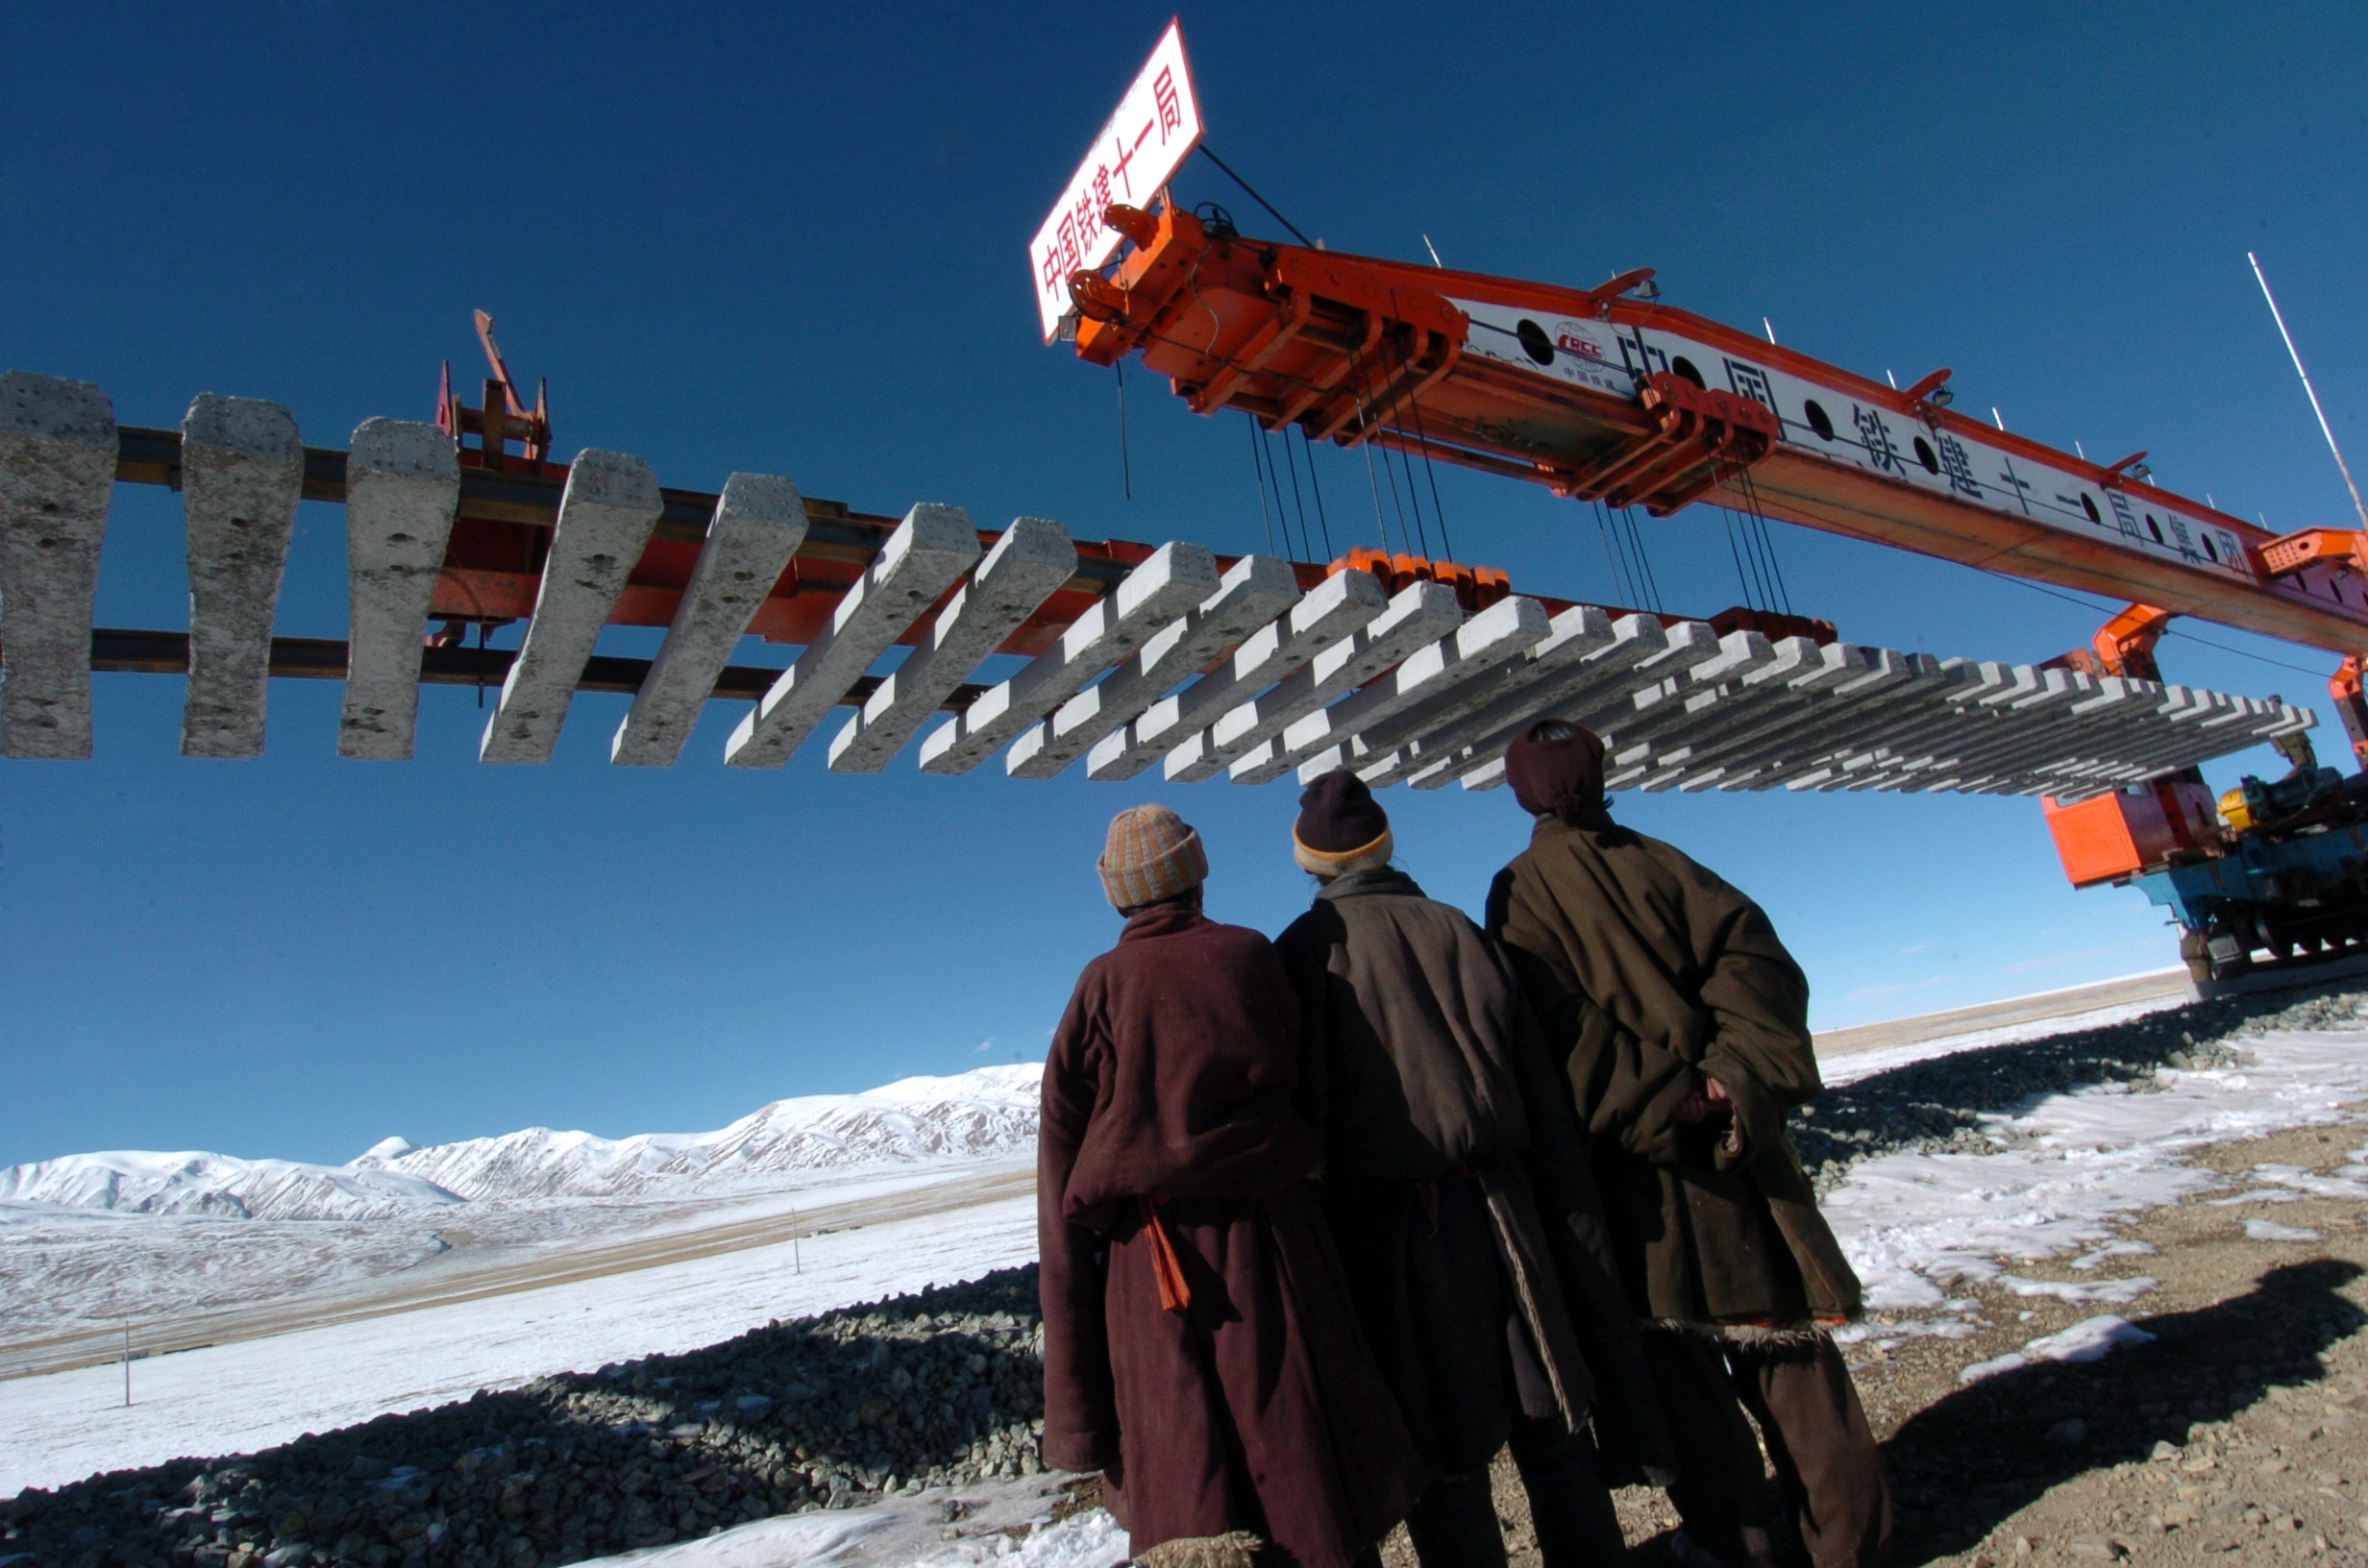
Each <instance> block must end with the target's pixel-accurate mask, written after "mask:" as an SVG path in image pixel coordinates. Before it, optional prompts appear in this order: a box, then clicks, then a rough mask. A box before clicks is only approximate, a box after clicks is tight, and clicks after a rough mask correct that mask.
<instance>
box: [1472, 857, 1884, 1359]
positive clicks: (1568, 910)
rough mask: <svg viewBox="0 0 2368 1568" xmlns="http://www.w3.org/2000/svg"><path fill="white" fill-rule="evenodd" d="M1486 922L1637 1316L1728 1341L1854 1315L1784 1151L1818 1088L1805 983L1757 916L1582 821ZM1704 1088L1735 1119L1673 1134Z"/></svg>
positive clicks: (1825, 1232) (1687, 872)
mask: <svg viewBox="0 0 2368 1568" xmlns="http://www.w3.org/2000/svg"><path fill="white" fill-rule="evenodd" d="M1488 914H1489V929H1490V931H1491V932H1492V934H1493V935H1495V936H1497V937H1498V938H1499V939H1500V940H1501V941H1503V942H1504V943H1506V945H1507V946H1508V947H1509V948H1511V949H1512V950H1513V953H1514V955H1515V960H1516V964H1517V968H1519V970H1520V973H1521V976H1522V980H1523V983H1524V985H1525V986H1526V987H1527V990H1528V992H1529V996H1530V999H1531V1001H1532V1004H1533V1005H1534V1006H1535V1007H1536V1008H1537V1010H1538V1014H1539V1017H1540V1020H1541V1022H1542V1024H1543V1025H1544V1027H1545V1031H1546V1036H1547V1039H1548V1040H1549V1041H1551V1042H1552V1043H1553V1045H1554V1046H1555V1047H1556V1048H1557V1049H1558V1050H1560V1051H1563V1052H1566V1053H1567V1061H1568V1072H1569V1079H1570V1085H1571V1090H1572V1091H1573V1094H1574V1096H1575V1100H1576V1103H1577V1106H1578V1109H1579V1112H1580V1115H1582V1116H1583V1117H1584V1118H1585V1119H1586V1122H1587V1125H1588V1127H1589V1129H1590V1130H1591V1132H1592V1133H1593V1134H1594V1137H1595V1174H1596V1179H1597V1181H1598V1182H1599V1183H1600V1184H1601V1186H1602V1188H1603V1193H1604V1198H1605V1200H1606V1202H1607V1204H1608V1205H1609V1207H1610V1210H1611V1215H1612V1225H1613V1232H1614V1236H1615V1238H1616V1241H1617V1243H1618V1245H1619V1249H1620V1253H1621V1261H1622V1263H1623V1266H1624V1270H1625V1272H1626V1274H1627V1278H1628V1286H1629V1290H1630V1294H1631V1300H1632V1301H1633V1303H1634V1305H1635V1307H1636V1310H1637V1311H1639V1312H1640V1314H1643V1315H1646V1316H1648V1317H1651V1318H1654V1319H1658V1320H1661V1321H1665V1322H1685V1323H1690V1324H1697V1325H1729V1326H1735V1325H1754V1324H1780V1325H1791V1324H1799V1323H1802V1322H1804V1321H1806V1320H1808V1319H1811V1318H1837V1317H1845V1316H1852V1315H1855V1314H1856V1313H1857V1311H1858V1310H1859V1305H1860V1299H1859V1282H1858V1278H1857V1276H1856V1275H1855V1274H1853V1273H1852V1272H1851V1269H1850V1265H1849V1263H1848V1262H1846V1261H1845V1260H1844V1259H1843V1257H1842V1254H1841V1248H1840V1246H1839V1245H1838V1243H1837V1242H1836V1241H1835V1239H1834V1234H1833V1232H1832V1231H1830V1230H1829V1229H1827V1227H1826V1224H1825V1220H1824V1218H1823V1216H1821V1215H1820V1214H1819V1213H1817V1205H1816V1199H1815V1196H1814V1194H1813V1192H1812V1190H1811V1188H1810V1185H1809V1180H1808V1178H1807V1177H1806V1176H1805V1175H1804V1174H1803V1173H1802V1171H1801V1165H1800V1161H1799V1158H1798V1157H1797V1156H1796V1155H1795V1154H1794V1153H1793V1151H1792V1144H1791V1140H1790V1139H1788V1138H1787V1137H1786V1136H1785V1115H1786V1113H1787V1112H1788V1111H1789V1110H1790V1109H1791V1108H1792V1107H1794V1106H1799V1105H1806V1104H1808V1103H1809V1102H1810V1101H1811V1100H1813V1099H1814V1098H1815V1097H1816V1095H1817V1092H1818V1090H1819V1089H1820V1087H1821V1086H1820V1084H1819V1082H1818V1077H1817V1062H1816V1057H1815V1055H1814V1054H1813V1051H1812V1049H1811V1045H1810V1036H1809V1024H1808V1013H1809V982H1808V980H1807V978H1806V977H1804V976H1803V975H1802V973H1801V969H1800V966H1798V965H1797V964H1795V963H1793V961H1792V958H1791V956H1790V955H1789V954H1788V953H1787V952H1786V951H1785V948H1784V944H1783V943H1780V942H1778V941H1777V940H1776V932H1775V928H1774V927H1773V926H1771V925H1770V924H1769V923H1768V919H1767V917H1766V916H1765V915H1764V914H1763V913H1761V910H1760V908H1759V906H1758V905H1757V904H1754V903H1753V902H1752V901H1751V900H1750V899H1748V898H1746V897H1744V896H1743V895H1742V894H1740V893H1738V892H1737V891H1736V890H1735V889H1733V888H1731V887H1729V886H1728V885H1727V884H1726V883H1724V882H1722V881H1720V880H1719V879H1718V878H1717V877H1716V876H1714V875H1713V874H1711V872H1709V871H1708V870H1704V869H1703V868H1702V867H1700V866H1697V865H1696V864H1694V862H1692V861H1691V860H1690V859H1688V858H1687V857H1686V856H1685V855H1683V854H1681V853H1680V852H1679V851H1677V850H1676V849H1673V848H1671V847H1670V846H1669V845H1665V844H1661V843H1658V842H1657V841H1655V840H1652V839H1648V838H1645V837H1644V836H1642V835H1641V834H1638V833H1632V832H1630V831H1628V830H1627V829H1625V828H1623V827H1620V826H1618V825H1617V824H1616V823H1614V822H1613V821H1612V819H1611V818H1610V817H1609V816H1608V815H1605V814H1603V813H1601V812H1596V813H1592V814H1591V815H1589V816H1587V817H1586V818H1585V819H1584V820H1583V821H1582V823H1581V824H1580V825H1575V826H1574V825H1571V824H1570V823H1567V822H1565V821H1558V820H1556V819H1553V818H1542V819H1540V820H1539V822H1538V826H1537V829H1536V831H1535V833H1534V834H1533V835H1532V836H1531V839H1530V846H1529V849H1528V850H1527V851H1526V852H1525V853H1523V854H1522V855H1521V856H1519V857H1518V858H1517V859H1516V860H1515V861H1514V862H1513V864H1512V865H1510V866H1508V867H1507V868H1505V870H1503V871H1501V872H1500V873H1498V875H1497V878H1496V882H1495V885H1494V887H1492V889H1491V890H1490V894H1489V911H1488ZM1705 1077H1710V1078H1715V1079H1717V1080H1718V1082H1719V1083H1720V1084H1721V1085H1723V1086H1724V1087H1725V1088H1726V1090H1727V1091H1728V1093H1729V1095H1730V1097H1731V1099H1732V1101H1733V1114H1732V1115H1731V1116H1727V1117H1722V1118H1716V1119H1713V1120H1708V1121H1702V1122H1698V1123H1691V1124H1689V1123H1686V1122H1683V1121H1680V1120H1679V1119H1678V1117H1677V1115H1676V1113H1677V1111H1678V1108H1679V1106H1680V1105H1681V1103H1682V1102H1684V1101H1685V1099H1686V1098H1687V1096H1688V1095H1690V1094H1691V1093H1693V1092H1694V1091H1696V1090H1699V1089H1701V1087H1702V1081H1703V1079H1704V1078H1705Z"/></svg>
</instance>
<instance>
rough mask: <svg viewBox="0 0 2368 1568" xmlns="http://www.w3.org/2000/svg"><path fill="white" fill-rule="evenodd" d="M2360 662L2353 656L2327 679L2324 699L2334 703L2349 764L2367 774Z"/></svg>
mask: <svg viewBox="0 0 2368 1568" xmlns="http://www.w3.org/2000/svg"><path fill="white" fill-rule="evenodd" d="M2361 675H2362V670H2361V658H2360V655H2359V654H2357V653H2355V654H2353V655H2351V656H2350V657H2349V658H2347V659H2345V660H2344V661H2343V663H2342V664H2340V665H2338V666H2337V667H2336V669H2335V673H2334V674H2331V675H2330V676H2328V677H2327V695H2328V696H2329V697H2331V698H2333V699H2334V703H2335V714H2336V716H2337V717H2338V718H2340V719H2341V720H2342V721H2343V733H2344V735H2345V736H2346V737H2347V738H2348V739H2349V740H2350V741H2351V743H2352V760H2353V761H2354V762H2355V763H2356V764H2357V765H2358V767H2359V769H2360V771H2361V772H2368V697H2363V696H2362V695H2361V691H2360V684H2361Z"/></svg>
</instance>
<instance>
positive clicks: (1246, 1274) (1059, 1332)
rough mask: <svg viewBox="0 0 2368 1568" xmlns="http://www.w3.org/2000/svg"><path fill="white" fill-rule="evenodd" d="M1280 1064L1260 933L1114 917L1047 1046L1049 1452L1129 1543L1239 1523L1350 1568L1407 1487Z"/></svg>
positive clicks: (1279, 979)
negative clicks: (1157, 1270) (1175, 1301)
mask: <svg viewBox="0 0 2368 1568" xmlns="http://www.w3.org/2000/svg"><path fill="white" fill-rule="evenodd" d="M1298 1059H1299V1040H1298V1003H1297V1000H1296V998H1295V996H1294V994H1293V992H1292V989H1291V983H1290V981H1289V979H1288V978H1286V977H1285V975H1284V973H1283V969H1282V966H1281V964H1280V962H1279V961H1277V959H1276V958H1275V956H1274V950H1273V948H1272V947H1270V945H1269V944H1268V943H1267V940H1266V938H1264V937H1262V936H1260V935H1259V934H1258V933H1257V932H1255V931H1249V930H1245V929H1243V928H1242V927H1240V926H1231V925H1220V924H1218V923H1216V922H1215V921H1213V920H1210V919H1206V918H1204V917H1202V916H1201V915H1200V914H1198V913H1197V912H1196V911H1193V910H1189V909H1185V908H1182V907H1180V906H1176V905H1166V906H1162V907H1160V908H1157V909H1153V910H1150V911H1147V912H1146V913H1145V914H1142V915H1138V916H1136V917H1135V918H1134V919H1131V920H1128V921H1127V922H1126V929H1125V930H1124V931H1123V932H1122V933H1121V935H1120V937H1119V944H1118V945H1117V946H1116V947H1114V948H1112V949H1111V950H1110V951H1109V952H1107V953H1104V954H1103V955H1102V956H1101V957H1099V958H1098V959H1096V960H1094V962H1093V963H1091V964H1089V965H1087V966H1086V969H1085V973H1084V974H1083V975H1081V976H1079V978H1078V980H1077V989H1076V992H1075V994H1073V996H1072V997H1071V998H1070V1002H1069V1011H1068V1012H1067V1013H1066V1014H1065V1015H1063V1017H1062V1019H1061V1026H1060V1029H1059V1031H1058V1032H1057V1033H1056V1034H1055V1035H1054V1037H1053V1041H1052V1051H1051V1055H1050V1057H1049V1059H1048V1061H1047V1062H1046V1064H1045V1080H1044V1122H1043V1132H1042V1136H1041V1139H1040V1142H1039V1146H1038V1156H1037V1189H1036V1191H1037V1200H1036V1201H1037V1235H1038V1241H1039V1245H1040V1246H1041V1248H1042V1258H1043V1268H1042V1273H1041V1278H1040V1282H1039V1283H1040V1289H1041V1291H1042V1296H1043V1303H1044V1321H1045V1431H1044V1455H1045V1460H1046V1462H1047V1463H1048V1464H1050V1465H1052V1466H1054V1467H1055V1468H1058V1469H1063V1470H1100V1471H1102V1472H1103V1473H1104V1478H1103V1479H1104V1484H1103V1495H1104V1497H1105V1498H1106V1499H1107V1500H1108V1502H1109V1503H1110V1506H1111V1511H1112V1512H1113V1513H1115V1514H1117V1515H1118V1517H1119V1518H1120V1519H1121V1521H1122V1522H1123V1523H1124V1524H1125V1525H1126V1527H1127V1530H1128V1532H1129V1535H1130V1537H1131V1543H1130V1544H1131V1548H1132V1550H1133V1551H1134V1552H1136V1553H1141V1552H1144V1551H1147V1550H1148V1549H1149V1548H1151V1547H1152V1546H1155V1545H1157V1544H1158V1543H1160V1542H1161V1541H1165V1540H1172V1539H1175V1538H1178V1537H1181V1536H1196V1535H1217V1534H1222V1533H1223V1532H1225V1531H1229V1530H1249V1531H1257V1532H1259V1533H1260V1534H1263V1535H1265V1536H1266V1537H1267V1538H1268V1539H1270V1540H1271V1541H1273V1542H1274V1543H1275V1544H1276V1545H1277V1546H1279V1547H1281V1548H1282V1549H1284V1551H1285V1552H1287V1553H1288V1554H1289V1555H1290V1556H1291V1558H1292V1559H1293V1560H1294V1561H1295V1563H1297V1564H1298V1565H1299V1568H1348V1564H1349V1563H1350V1562H1351V1561H1352V1560H1353V1559H1354V1558H1355V1557H1356V1556H1357V1555H1358V1554H1359V1553H1360V1552H1362V1551H1363V1550H1364V1549H1365V1548H1366V1547H1367V1546H1369V1545H1370V1544H1372V1543H1373V1542H1374V1541H1377V1540H1379V1539H1380V1538H1381V1536H1382V1535H1383V1533H1385V1532H1386V1531H1388V1530H1389V1528H1390V1526H1391V1525H1392V1524H1394V1523H1395V1522H1396V1521H1397V1520H1398V1519H1399V1518H1401V1517H1403V1516H1404V1514H1405V1512H1406V1510H1407V1508H1408V1507H1410V1506H1411V1505H1412V1504H1413V1502H1414V1499H1415V1497H1416V1496H1417V1494H1418V1493H1419V1491H1420V1490H1421V1487H1422V1484H1423V1482H1424V1480H1425V1477H1424V1474H1423V1471H1422V1467H1421V1463H1420V1461H1419V1460H1418V1458H1416V1457H1415V1453H1414V1449H1413V1445H1412V1442H1411V1440H1410V1439H1409V1438H1408V1437H1407V1435H1406V1430H1405V1425H1404V1423H1403V1421H1401V1420H1400V1418H1399V1416H1398V1413H1397V1409H1396V1407H1395V1406H1394V1404H1393V1403H1392V1402H1391V1398H1390V1393H1389V1390H1388V1388H1387V1387H1386V1386H1385V1385H1384V1384H1383V1383H1382V1381H1381V1377H1380V1374H1379V1373H1378V1372H1377V1371H1376V1370H1375V1369H1374V1366H1373V1363H1372V1359H1371V1356H1370V1353H1369V1351H1368V1350H1367V1348H1366V1343H1365V1338H1364V1335H1363V1333H1362V1332H1361V1330H1360V1329H1359V1327H1358V1324H1357V1319H1356V1316H1355V1313H1354V1311H1352V1310H1351V1308H1350V1307H1349V1305H1348V1300H1347V1292H1346V1288H1345V1286H1344V1282H1343V1279H1342V1275H1341V1266H1340V1260H1339V1257H1338V1256H1337V1255H1336V1254H1335V1252H1334V1251H1333V1247H1332V1241H1331V1237H1330V1235H1329V1233H1328V1232H1327V1230H1326V1229H1325V1221H1324V1215H1323V1211H1322V1206H1321V1203H1320V1199H1319V1198H1318V1196H1317V1193H1316V1189H1315V1188H1314V1186H1313V1184H1312V1183H1311V1182H1310V1181H1309V1177H1310V1176H1311V1174H1312V1173H1313V1172H1314V1171H1315V1169H1316V1166H1317V1162H1318V1151H1317V1145H1316V1138H1315V1134H1314V1133H1313V1132H1312V1131H1311V1130H1310V1129H1309V1128H1308V1126H1307V1124H1306V1122H1305V1121H1303V1120H1302V1119H1301V1118H1300V1116H1299V1114H1298V1113H1297V1111H1296V1110H1295V1109H1294V1107H1293V1103H1292V1099H1293V1093H1294V1090H1295V1087H1296V1085H1297V1081H1298ZM1147 1200H1148V1201H1147ZM1154 1205H1156V1207H1155V1208H1154V1207H1153V1206H1154ZM1148 1213H1157V1214H1158V1215H1159V1220H1160V1227H1161V1229H1162V1230H1164V1232H1165V1233H1166V1236H1167V1237H1168V1240H1169V1241H1170V1243H1171V1244H1172V1246H1173V1248H1174V1250H1175V1254H1176V1258H1177V1262H1178V1263H1179V1264H1180V1266H1181V1269H1182V1273H1183V1278H1184V1281H1185V1283H1186V1285H1187V1286H1189V1287H1190V1293H1191V1300H1190V1302H1189V1304H1188V1305H1186V1306H1185V1307H1184V1309H1183V1310H1182V1311H1168V1310H1165V1309H1164V1308H1163V1307H1162V1305H1161V1299H1160V1290H1159V1286H1158V1284H1157V1282H1156V1276H1155V1274H1154V1272H1153V1252H1154V1246H1155V1237H1154V1235H1153V1233H1152V1231H1151V1228H1150V1225H1149V1223H1148V1220H1147V1214H1148Z"/></svg>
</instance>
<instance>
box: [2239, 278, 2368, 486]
mask: <svg viewBox="0 0 2368 1568" xmlns="http://www.w3.org/2000/svg"><path fill="white" fill-rule="evenodd" d="M2245 259H2246V260H2248V261H2251V262H2252V263H2253V276H2254V280H2255V281H2256V282H2258V283H2259V284H2260V285H2261V298H2263V299H2265V300H2267V301H2268V302H2269V319H2270V320H2272V321H2274V322H2276V323H2277V324H2278V335H2279V336H2280V337H2282V338H2283V339H2285V352H2286V357H2287V358H2289V359H2291V360H2293V361H2294V374H2295V375H2297V376H2300V377H2301V378H2302V379H2303V393H2304V395H2305V396H2306V397H2307V398H2309V400H2310V411H2311V412H2312V413H2314V414H2316V415H2318V416H2319V433H2320V434H2321V435H2324V436H2325V437H2327V450H2328V451H2330V452H2331V453H2334V454H2335V467H2336V468H2338V469H2339V470H2341V471H2342V473H2343V486H2344V488H2345V489H2347V490H2349V491H2351V492H2352V509H2353V510H2354V511H2356V512H2357V513H2359V523H2360V527H2362V528H2368V506H2363V505H2362V504H2360V499H2359V486H2358V485H2356V484H2355V483H2353V482H2352V465H2351V464H2349V463H2347V462H2345V461H2344V460H2343V449H2342V448H2341V447H2339V446H2337V445H2335V432H2334V431H2333V430H2332V429H2330V428H2329V426H2328V423H2327V410H2326V409H2324V408H2322V407H2320V406H2319V394H2318V389H2317V388H2316V387H2313V386H2312V385H2311V384H2310V372H2308V371H2306V370H2305V369H2303V356H2302V355H2301V353H2300V352H2298V351H2297V350H2296V349H2295V347H2294V334H2293V333H2292V332H2289V331H2286V330H2285V313H2284V312H2283V311H2282V310H2280V309H2279V308H2278V296H2277V295H2275V294H2272V293H2271V292H2270V291H2269V280H2268V279H2267V278H2264V277H2262V275H2261V263H2260V262H2259V260H2258V259H2257V258H2256V257H2255V256H2254V254H2253V253H2252V252H2251V251H2247V252H2246V253H2245Z"/></svg>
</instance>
